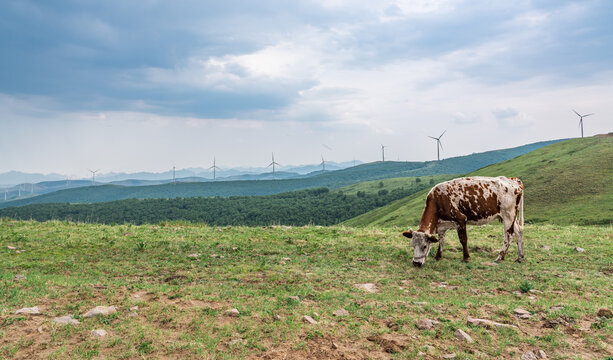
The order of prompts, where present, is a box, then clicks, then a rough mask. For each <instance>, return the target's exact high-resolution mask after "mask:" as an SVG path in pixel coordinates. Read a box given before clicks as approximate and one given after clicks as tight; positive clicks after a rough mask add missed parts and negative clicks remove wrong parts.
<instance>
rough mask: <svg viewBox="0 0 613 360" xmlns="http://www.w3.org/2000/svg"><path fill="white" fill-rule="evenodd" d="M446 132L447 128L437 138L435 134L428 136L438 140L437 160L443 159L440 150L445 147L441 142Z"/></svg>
mask: <svg viewBox="0 0 613 360" xmlns="http://www.w3.org/2000/svg"><path fill="white" fill-rule="evenodd" d="M446 132H447V130H445V131H443V133H442V134H441V135H440V136H439V137H437V138H435V137H434V136H428V137H429V138H431V139H434V140H436V160H437V161H440V160H441V155H440V150H441V149H442V148H443V144H441V138H442V137H443V135H444V134H445V133H446Z"/></svg>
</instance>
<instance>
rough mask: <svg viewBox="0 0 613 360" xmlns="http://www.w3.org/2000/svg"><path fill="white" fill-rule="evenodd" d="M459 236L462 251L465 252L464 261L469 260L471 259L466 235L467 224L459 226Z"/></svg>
mask: <svg viewBox="0 0 613 360" xmlns="http://www.w3.org/2000/svg"><path fill="white" fill-rule="evenodd" d="M458 237H459V238H460V243H461V244H462V253H463V254H464V259H463V260H462V261H464V262H468V260H469V259H470V254H469V253H468V236H467V235H466V225H460V226H458Z"/></svg>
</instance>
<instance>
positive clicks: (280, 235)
mask: <svg viewBox="0 0 613 360" xmlns="http://www.w3.org/2000/svg"><path fill="white" fill-rule="evenodd" d="M501 235H502V229H501V228H500V227H499V226H498V225H494V226H485V227H475V228H471V229H469V238H470V240H469V247H470V249H471V252H472V261H471V262H470V263H468V264H466V263H462V262H461V261H460V260H461V253H460V252H458V251H459V244H458V241H457V239H455V238H453V235H452V234H450V239H449V240H448V242H447V243H448V245H447V247H446V249H447V251H446V252H444V254H443V260H441V261H438V262H437V261H434V260H433V259H432V258H430V259H429V260H428V262H427V263H426V265H425V266H424V267H423V268H413V267H412V266H411V265H410V260H411V256H412V249H410V248H409V245H408V243H407V242H406V241H405V240H404V238H403V237H402V236H400V235H399V231H398V230H396V229H393V228H382V229H375V228H349V227H324V228H322V227H312V226H307V227H279V226H277V227H257V228H256V227H253V228H248V227H207V226H203V225H192V224H182V223H167V224H160V225H145V226H129V225H116V226H107V225H95V224H75V223H68V222H45V223H37V222H29V221H13V220H0V257H1V259H2V261H1V262H0V358H2V359H33V358H34V359H36V358H45V359H47V358H48V359H99V358H120V359H142V358H152V359H153V358H156V359H157V358H162V359H164V358H166V359H171V358H172V359H176V358H186V359H192V358H193V359H203V358H204V359H209V358H220V359H230V358H266V359H281V358H288V359H303V358H319V359H330V358H332V359H334V358H336V359H340V358H344V359H365V358H377V359H388V358H389V359H405V358H414V357H416V356H417V354H418V353H419V352H423V353H425V356H424V357H423V358H427V359H436V358H441V356H442V355H443V354H449V353H455V354H456V359H473V358H514V359H517V358H519V356H520V355H521V354H523V353H524V352H525V351H529V350H535V349H537V348H539V349H543V350H544V351H545V352H546V353H547V354H548V356H549V358H552V359H579V358H594V359H604V358H605V356H607V355H610V354H611V353H612V351H613V348H612V346H611V344H612V342H613V325H612V319H606V318H599V317H597V316H596V313H597V311H598V310H599V309H600V308H605V307H608V308H611V304H612V303H613V283H612V281H611V275H612V274H613V265H612V263H611V259H613V247H612V246H611V244H612V241H613V230H612V228H611V227H606V226H601V227H598V226H593V227H577V226H556V225H528V226H527V229H526V261H525V262H524V263H522V264H515V263H513V262H512V261H506V262H504V263H502V264H500V265H498V266H487V265H484V264H482V262H489V261H492V260H493V259H494V257H495V255H494V254H492V253H491V250H493V249H495V248H497V247H498V246H500V244H501ZM7 246H11V247H15V248H16V249H17V250H11V249H8V248H7ZM546 246H548V247H550V248H549V249H548V248H546ZM576 246H580V247H582V248H584V249H585V250H586V251H585V252H582V253H579V252H576V251H575V250H574V247H576ZM512 249H513V248H512ZM17 251H20V252H19V253H17ZM512 251H515V249H513V250H512ZM189 254H199V256H198V257H197V258H190V257H188V255H189ZM512 256H513V254H510V255H509V258H508V259H513V257H512ZM18 274H23V275H25V279H22V280H20V281H17V280H15V279H14V278H15V276H16V275H18ZM358 283H374V284H376V288H377V292H374V293H368V292H365V291H363V290H360V289H358V288H356V287H355V284H358ZM520 288H523V289H524V290H528V289H530V288H533V290H535V291H534V292H528V293H525V294H524V293H517V294H516V293H515V292H517V291H519V290H520ZM291 296H298V298H297V299H296V298H290V297H291ZM530 297H532V299H531V298H530ZM97 305H115V306H117V308H118V311H117V313H114V314H112V315H109V316H106V317H100V318H93V319H85V318H83V317H82V315H83V314H84V313H85V312H86V311H87V310H89V309H91V308H92V307H94V306H97ZM25 306H28V307H30V306H38V307H39V309H40V311H41V312H42V313H43V315H41V316H23V315H15V314H14V313H15V310H17V309H19V308H21V307H25ZM133 306H138V307H139V308H138V310H135V311H131V310H130V308H131V307H133ZM518 307H519V308H523V309H525V310H528V311H530V312H531V313H532V316H531V317H530V318H529V319H518V318H517V317H515V316H514V315H513V311H514V309H515V308H518ZM230 308H236V309H238V310H239V312H240V314H239V316H238V317H228V316H225V315H224V311H225V310H227V309H230ZM340 308H344V309H346V310H347V311H348V312H349V315H348V316H343V317H335V316H333V315H332V312H333V311H335V310H337V309H340ZM64 315H73V316H74V317H75V318H76V319H78V320H80V321H81V323H80V324H79V325H74V326H73V325H66V326H60V325H56V324H54V323H53V322H52V319H53V318H54V317H58V316H64ZM304 315H310V316H312V317H313V318H314V319H315V320H317V321H318V323H317V324H315V325H310V324H307V323H304V322H302V321H301V319H302V317H303V316H304ZM275 316H277V318H275ZM467 316H472V317H480V318H485V319H490V320H494V321H498V322H501V323H507V324H514V325H516V326H518V329H517V330H514V329H497V330H496V329H485V328H481V327H473V326H472V325H468V324H467V322H466V318H467ZM421 318H430V319H434V320H438V321H440V324H438V325H436V326H435V327H434V328H433V329H431V330H424V331H422V330H419V329H417V328H416V327H415V322H416V321H417V320H418V319H421ZM39 329H40V331H39ZM93 329H105V330H106V331H108V336H107V337H105V338H94V337H92V336H91V335H90V331H91V330H93ZM456 329H463V330H464V331H466V332H467V333H468V334H469V335H470V336H471V337H472V338H473V339H474V342H473V343H467V342H464V341H461V340H459V339H456V338H455V337H454V332H455V331H456ZM428 346H430V348H428Z"/></svg>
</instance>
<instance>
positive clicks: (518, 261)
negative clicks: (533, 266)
mask: <svg viewBox="0 0 613 360" xmlns="http://www.w3.org/2000/svg"><path fill="white" fill-rule="evenodd" d="M523 261H524V258H517V259H515V262H516V263H521V262H523Z"/></svg>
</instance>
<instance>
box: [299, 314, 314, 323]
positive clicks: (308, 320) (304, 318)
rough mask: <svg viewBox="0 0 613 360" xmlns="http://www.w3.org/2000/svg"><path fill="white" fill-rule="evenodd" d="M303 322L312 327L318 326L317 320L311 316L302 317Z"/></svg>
mask: <svg viewBox="0 0 613 360" xmlns="http://www.w3.org/2000/svg"><path fill="white" fill-rule="evenodd" d="M302 322H305V323H307V324H311V325H317V320H315V319H313V318H312V317H310V316H309V315H304V316H303V317H302Z"/></svg>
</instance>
